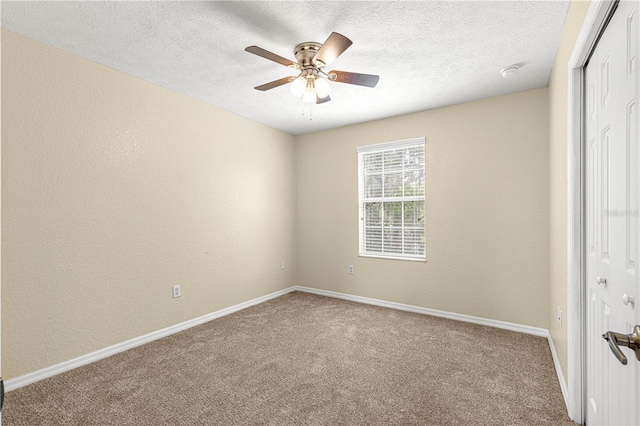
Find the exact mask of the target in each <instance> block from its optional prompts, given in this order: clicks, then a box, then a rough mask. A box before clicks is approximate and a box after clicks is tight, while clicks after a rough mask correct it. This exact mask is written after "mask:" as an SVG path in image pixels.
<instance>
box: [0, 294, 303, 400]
mask: <svg viewBox="0 0 640 426" xmlns="http://www.w3.org/2000/svg"><path fill="white" fill-rule="evenodd" d="M292 291H294V288H293V287H289V288H286V289H284V290H280V291H276V292H274V293H271V294H267V295H265V296H261V297H257V298H255V299H252V300H249V301H247V302H243V303H239V304H237V305H234V306H230V307H228V308H225V309H220V310H219V311H215V312H212V313H210V314H206V315H203V316H200V317H197V318H194V319H191V320H188V321H185V322H181V323H179V324H176V325H172V326H170V327H167V328H163V329H161V330H157V331H153V332H151V333H148V334H145V335H143V336H139V337H135V338H133V339H130V340H127V341H125V342H121V343H117V344H115V345H112V346H109V347H106V348H104V349H99V350H97V351H95V352H91V353H88V354H86V355H82V356H79V357H77V358H74V359H71V360H69V361H64V362H61V363H59V364H55V365H52V366H50V367H45V368H42V369H40V370H36V371H33V372H31V373H27V374H25V375H22V376H18V377H15V378H13V379H9V380H6V381H5V382H4V386H5V391H6V392H10V391H12V390H15V389H18V388H21V387H23V386H27V385H30V384H31V383H35V382H38V381H40V380H44V379H48V378H49V377H53V376H55V375H57V374H60V373H64V372H66V371H69V370H73V369H74V368H77V367H81V366H83V365H87V364H90V363H92V362H95V361H99V360H101V359H103V358H107V357H109V356H111V355H115V354H117V353H119V352H124V351H126V350H129V349H132V348H135V347H136V346H140V345H144V344H145V343H150V342H153V341H154V340H158V339H162V338H163V337H167V336H170V335H172V334H175V333H179V332H181V331H184V330H187V329H189V328H191V327H195V326H197V325H200V324H204V323H205V322H209V321H211V320H214V319H216V318H220V317H223V316H225V315H229V314H232V313H234V312H237V311H240V310H242V309H245V308H248V307H250V306H253V305H257V304H259V303H262V302H266V301H267V300H270V299H275V298H276V297H280V296H282V295H284V294H287V293H290V292H292Z"/></svg>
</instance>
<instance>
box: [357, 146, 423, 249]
mask: <svg viewBox="0 0 640 426" xmlns="http://www.w3.org/2000/svg"><path fill="white" fill-rule="evenodd" d="M424 146H425V139H424V138H416V139H408V140H403V141H396V142H388V143H384V144H376V145H368V146H361V147H358V149H357V151H358V199H359V206H360V255H361V256H374V257H385V258H395V259H411V260H424V259H425V217H424V178H425V165H424Z"/></svg>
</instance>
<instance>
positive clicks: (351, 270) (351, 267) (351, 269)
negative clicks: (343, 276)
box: [349, 265, 353, 275]
mask: <svg viewBox="0 0 640 426" xmlns="http://www.w3.org/2000/svg"><path fill="white" fill-rule="evenodd" d="M349 275H353V265H349Z"/></svg>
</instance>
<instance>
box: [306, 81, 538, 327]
mask: <svg viewBox="0 0 640 426" xmlns="http://www.w3.org/2000/svg"><path fill="white" fill-rule="evenodd" d="M547 107H548V101H547V89H546V88H542V89H536V90H531V91H527V92H522V93H516V94H512V95H508V96H501V97H497V98H491V99H486V100H481V101H477V102H472V103H467V104H462V105H456V106H451V107H447V108H442V109H437V110H431V111H425V112H420V113H416V114H410V115H405V116H401V117H396V118H390V119H386V120H380V121H375V122H370V123H365V124H362V125H357V126H350V127H345V128H340V129H335V130H330V131H324V132H319V133H314V134H310V135H304V136H299V137H298V138H297V153H296V161H297V167H298V173H297V179H298V186H297V194H298V195H297V206H298V212H297V232H296V238H297V250H298V268H297V283H298V284H299V285H304V286H309V287H315V288H320V289H326V290H333V291H339V292H344V293H348V294H355V295H360V296H366V297H373V298H378V299H384V300H389V301H395V302H401V303H408V304H412V305H419V306H423V307H428V308H433V309H440V310H445V311H450V312H457V313H462V314H467V315H474V316H479V317H483V318H490V319H494V320H501V321H508V322H513V323H518V324H524V325H529V326H535V327H542V328H545V329H546V328H548V326H549V315H548V303H549V283H548V276H549V173H548V163H549V156H548V149H549V144H548V128H547V119H548V110H547ZM418 136H425V137H426V140H427V142H426V226H427V262H426V263H424V262H410V261H398V260H385V259H372V258H364V257H358V198H357V157H356V147H357V146H360V145H368V144H374V143H379V142H386V141H393V140H399V139H407V138H412V137H418ZM349 264H352V265H354V266H355V274H354V275H348V274H347V265H349Z"/></svg>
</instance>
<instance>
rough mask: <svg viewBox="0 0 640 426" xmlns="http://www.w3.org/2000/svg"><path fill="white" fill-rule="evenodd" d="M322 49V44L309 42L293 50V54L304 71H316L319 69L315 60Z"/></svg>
mask: <svg viewBox="0 0 640 426" xmlns="http://www.w3.org/2000/svg"><path fill="white" fill-rule="evenodd" d="M321 47H322V44H320V43H315V42H312V41H307V42H304V43H300V44H299V45H297V46H296V47H295V48H294V49H293V54H294V56H295V57H296V61H297V62H298V65H299V66H300V68H301V69H302V70H306V69H316V68H318V67H317V66H316V65H314V64H313V62H312V61H313V58H314V56H316V53H318V50H320V48H321Z"/></svg>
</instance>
